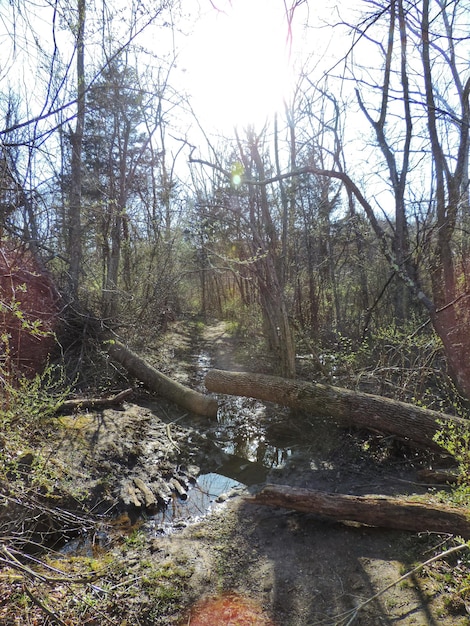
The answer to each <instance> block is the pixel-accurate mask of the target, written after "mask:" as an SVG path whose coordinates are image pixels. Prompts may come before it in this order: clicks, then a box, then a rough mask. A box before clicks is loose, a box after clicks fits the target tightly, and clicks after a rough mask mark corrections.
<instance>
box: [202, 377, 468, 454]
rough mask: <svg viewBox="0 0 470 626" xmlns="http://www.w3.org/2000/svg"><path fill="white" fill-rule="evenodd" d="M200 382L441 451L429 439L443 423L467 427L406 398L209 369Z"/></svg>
mask: <svg viewBox="0 0 470 626" xmlns="http://www.w3.org/2000/svg"><path fill="white" fill-rule="evenodd" d="M205 385H206V387H207V389H208V390H209V391H212V392H216V393H225V394H231V395H236V396H246V397H249V398H257V399H258V400H265V401H268V402H275V403H277V404H282V405H284V406H288V407H292V408H295V409H303V410H306V411H309V412H310V413H313V414H314V415H318V416H322V417H331V418H333V419H334V420H336V421H337V422H339V423H340V424H341V425H345V426H355V427H356V428H366V429H368V430H372V431H374V432H377V431H378V432H382V433H387V434H392V435H395V436H397V437H399V438H400V439H405V440H410V441H412V442H414V443H416V444H420V445H424V446H426V447H427V448H433V449H436V450H441V451H442V449H441V448H440V447H439V446H438V444H437V443H436V442H435V441H434V440H433V438H434V435H435V434H436V432H437V431H438V430H440V429H441V428H443V424H447V423H448V424H452V425H454V426H457V427H461V428H465V427H468V422H467V421H466V420H464V419H461V418H458V417H454V416H452V415H447V414H444V413H439V412H437V411H431V410H429V409H425V408H423V407H418V406H414V405H412V404H408V403H406V402H399V401H398V400H392V399H391V398H384V397H382V396H375V395H372V394H368V393H363V392H361V391H351V390H349V389H344V388H342V387H333V386H331V385H323V384H320V383H310V382H306V381H299V380H291V379H285V378H280V377H277V376H267V375H264V374H253V373H251V372H227V371H222V370H209V371H208V373H207V375H206V378H205Z"/></svg>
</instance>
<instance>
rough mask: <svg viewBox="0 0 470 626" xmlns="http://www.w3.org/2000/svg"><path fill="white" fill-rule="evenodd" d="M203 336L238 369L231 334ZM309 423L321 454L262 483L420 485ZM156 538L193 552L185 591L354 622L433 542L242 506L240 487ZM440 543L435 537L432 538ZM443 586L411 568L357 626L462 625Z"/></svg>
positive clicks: (366, 487) (349, 487) (300, 623)
mask: <svg viewBox="0 0 470 626" xmlns="http://www.w3.org/2000/svg"><path fill="white" fill-rule="evenodd" d="M204 339H205V342H206V345H207V349H208V350H209V351H210V352H211V354H212V360H213V364H214V366H216V367H220V368H223V367H226V368H234V369H236V368H238V364H237V363H234V357H233V352H232V349H233V340H232V339H231V338H230V337H229V336H228V335H227V334H226V333H225V332H224V327H223V326H222V325H217V326H212V327H210V328H209V329H208V330H206V332H205V336H204ZM312 430H313V432H311V433H310V435H312V434H313V433H315V435H316V437H317V438H318V437H321V438H324V440H326V441H327V442H328V445H327V446H326V448H325V447H323V448H322V446H321V445H320V446H319V445H318V441H315V435H314V436H313V438H312V442H311V450H312V453H315V454H318V450H319V449H320V451H321V452H322V453H323V458H321V457H320V458H318V456H317V458H316V459H315V458H313V457H310V458H309V457H308V456H305V455H303V454H302V455H299V456H297V457H295V456H294V457H293V458H291V459H290V461H289V462H288V463H287V464H286V465H285V466H284V467H282V468H280V469H274V470H272V471H271V473H270V474H269V476H268V479H269V481H271V482H278V483H284V484H289V485H297V486H302V487H307V488H308V487H315V488H318V487H320V488H325V489H329V490H332V491H338V492H345V493H348V492H349V493H351V492H355V493H368V492H369V493H370V492H377V493H396V494H400V493H413V492H419V491H422V490H423V489H422V488H420V487H419V486H418V485H417V484H413V480H412V479H413V476H414V469H413V467H412V466H411V467H410V466H409V465H407V464H401V463H400V462H397V461H393V462H390V463H388V465H387V463H381V462H378V463H376V464H375V463H373V462H372V461H370V460H368V459H366V457H365V456H364V457H362V458H361V456H360V455H358V454H357V449H354V445H353V444H354V440H353V438H352V437H351V436H350V435H349V434H348V433H339V432H338V431H337V430H336V427H334V426H332V425H331V424H328V423H325V422H324V421H322V420H319V421H318V423H317V425H315V426H314V428H313V429H312ZM328 430H330V431H333V434H332V433H331V432H330V433H327V431H328ZM332 439H333V442H332ZM332 443H333V445H332ZM348 445H350V446H351V447H352V448H353V449H352V450H348ZM160 541H161V546H162V549H164V550H165V551H166V552H168V553H169V554H172V555H178V554H179V555H181V554H183V553H186V554H190V555H191V557H190V558H191V560H192V562H193V564H194V573H193V575H192V577H191V580H190V586H191V589H192V593H191V595H192V596H198V597H203V596H205V595H211V594H216V593H219V592H220V591H221V590H223V591H228V592H236V593H238V594H240V595H242V596H247V597H250V598H253V599H255V600H256V601H257V602H258V603H259V604H260V605H261V606H262V607H263V608H264V609H265V610H266V611H267V612H268V614H269V615H270V616H271V617H272V618H273V619H274V620H275V621H276V623H277V624H279V626H313V625H314V624H323V625H327V624H328V625H332V626H333V625H336V624H346V623H353V620H352V618H353V613H352V612H351V611H354V609H355V608H356V607H357V606H358V605H360V604H361V602H364V601H365V600H366V599H367V598H369V597H371V596H372V595H373V594H374V593H376V592H377V591H378V590H380V589H382V588H384V587H385V586H387V585H388V584H389V583H391V582H393V581H394V580H396V579H398V578H399V577H400V576H401V575H402V574H403V573H404V571H406V570H409V569H411V567H412V563H413V562H414V561H415V559H416V560H417V561H419V560H421V556H422V555H421V554H420V552H421V550H423V549H425V548H429V545H430V542H429V537H417V536H413V535H411V534H409V533H400V532H394V531H387V530H382V529H374V528H365V527H360V526H354V525H349V526H347V525H344V524H336V523H332V522H328V521H325V520H320V519H318V518H316V517H315V516H312V515H305V514H297V513H294V512H289V511H284V510H271V509H266V508H264V507H259V506H255V505H253V504H248V503H246V502H245V501H244V499H243V494H237V495H235V496H234V497H231V498H228V499H227V500H226V501H225V503H224V504H223V505H220V506H219V507H218V508H216V509H215V510H214V512H213V513H212V515H210V516H209V517H207V518H206V519H204V520H203V521H202V522H201V523H199V524H196V525H191V526H190V527H188V528H187V529H185V530H184V531H183V532H181V533H178V534H177V535H174V536H172V537H171V538H167V539H162V540H160ZM439 542H440V538H438V537H436V538H435V544H436V545H437V544H439ZM431 543H432V542H431ZM428 556H429V555H428ZM428 556H423V557H422V560H426V558H428ZM441 590H442V589H439V585H438V583H437V582H436V580H435V579H432V578H427V577H420V576H418V575H416V576H414V577H412V578H411V579H410V580H409V581H407V582H406V583H404V584H401V585H397V586H394V587H392V588H391V589H390V590H389V591H387V592H386V593H385V594H384V595H383V596H381V597H380V598H378V599H377V600H376V601H375V602H372V603H371V604H369V605H368V606H367V608H366V609H364V610H363V611H360V612H359V613H358V615H357V618H356V619H355V620H354V623H355V624H361V625H362V626H369V625H370V626H377V625H378V624H400V625H403V626H405V625H406V626H408V625H412V624H413V625H423V626H424V625H434V624H442V625H444V626H450V625H451V624H452V625H453V626H456V625H457V624H461V625H463V624H468V623H469V621H468V617H467V616H466V615H462V616H458V615H449V614H448V613H447V611H446V610H444V608H443V596H441V595H440V591H441Z"/></svg>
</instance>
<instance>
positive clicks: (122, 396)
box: [57, 389, 134, 412]
mask: <svg viewBox="0 0 470 626" xmlns="http://www.w3.org/2000/svg"><path fill="white" fill-rule="evenodd" d="M133 393H134V390H133V389H124V390H123V391H120V392H119V393H116V394H115V395H114V396H108V397H106V398H72V399H70V400H64V401H63V402H61V403H60V404H59V406H58V407H57V412H64V411H75V410H80V411H82V410H85V409H98V408H106V407H110V406H117V405H119V404H122V403H123V402H124V400H126V399H127V398H129V397H130V396H131V395H132V394H133Z"/></svg>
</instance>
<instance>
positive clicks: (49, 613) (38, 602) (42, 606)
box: [23, 585, 67, 626]
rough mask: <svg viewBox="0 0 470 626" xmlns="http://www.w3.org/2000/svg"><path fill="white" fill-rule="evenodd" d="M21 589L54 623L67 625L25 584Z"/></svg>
mask: <svg viewBox="0 0 470 626" xmlns="http://www.w3.org/2000/svg"><path fill="white" fill-rule="evenodd" d="M23 589H24V592H25V593H26V595H27V596H28V598H29V599H30V600H31V601H32V602H34V604H35V605H36V606H38V607H39V608H40V609H41V611H44V613H46V615H47V616H48V617H50V619H51V620H52V621H53V622H55V623H56V624H59V626H67V624H66V623H65V622H64V621H62V620H61V619H60V617H58V616H57V615H56V614H55V613H53V612H52V611H51V610H50V609H48V608H47V606H45V604H44V603H43V602H41V600H40V599H39V598H37V597H36V596H35V595H34V594H33V593H32V592H31V591H30V590H29V589H28V587H27V586H26V585H23Z"/></svg>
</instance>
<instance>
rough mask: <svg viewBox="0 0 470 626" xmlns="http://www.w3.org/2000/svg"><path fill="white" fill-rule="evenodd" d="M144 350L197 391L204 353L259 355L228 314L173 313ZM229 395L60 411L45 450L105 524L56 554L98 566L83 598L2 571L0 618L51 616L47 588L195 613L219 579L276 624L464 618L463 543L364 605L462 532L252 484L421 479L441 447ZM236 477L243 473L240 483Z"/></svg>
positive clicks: (230, 360) (223, 357)
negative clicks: (28, 596) (278, 502)
mask: <svg viewBox="0 0 470 626" xmlns="http://www.w3.org/2000/svg"><path fill="white" fill-rule="evenodd" d="M143 352H144V354H143V356H144V357H145V358H147V359H148V360H150V361H153V363H154V364H155V365H156V366H157V367H160V368H161V369H162V370H163V371H166V373H168V374H169V375H171V376H172V377H174V378H175V379H178V380H180V381H181V382H183V383H185V384H189V385H190V386H192V387H196V388H199V389H201V390H202V389H203V377H204V372H205V371H206V370H207V368H209V367H217V368H221V369H245V370H249V369H250V368H251V369H252V370H253V371H260V370H263V365H262V362H261V361H260V360H259V358H255V357H254V355H253V354H250V350H249V346H248V349H247V346H246V345H245V346H241V347H240V344H238V343H237V341H236V340H235V339H234V337H233V336H231V335H230V334H229V332H228V330H227V327H226V326H225V325H224V324H220V323H214V324H211V325H207V326H205V327H204V328H202V327H201V326H200V325H199V326H197V325H193V326H192V327H191V328H189V330H188V327H183V326H178V325H176V326H175V328H174V330H173V331H172V332H171V333H169V334H168V335H167V337H166V338H165V341H164V342H158V343H155V345H152V346H146V347H145V349H143ZM220 402H221V407H222V408H221V411H220V417H219V421H217V422H210V421H209V420H207V419H206V418H203V417H195V416H191V415H188V414H186V413H185V412H183V411H181V410H179V409H178V408H176V407H174V406H170V405H169V404H167V403H165V402H164V401H162V400H160V399H158V398H154V397H150V396H149V395H148V394H146V392H145V390H143V389H139V388H138V386H137V387H136V393H135V395H134V397H133V398H132V399H131V400H130V401H126V402H125V404H124V405H123V406H122V408H109V409H105V410H103V411H99V412H83V413H80V412H78V413H75V414H73V415H66V416H61V417H60V418H58V421H59V423H60V427H59V428H58V429H56V432H55V434H54V436H53V443H49V450H50V451H51V453H52V452H53V460H52V461H50V462H53V463H54V466H55V468H56V471H57V472H58V473H60V472H62V473H63V480H68V481H69V483H71V484H72V485H73V492H74V493H75V497H76V498H77V501H79V500H80V499H81V500H83V501H87V499H90V497H91V495H92V499H93V512H94V514H98V515H99V516H100V519H101V520H102V523H101V525H100V527H99V530H97V527H96V526H95V527H94V528H93V530H90V531H88V532H86V533H82V534H81V535H80V536H79V537H78V538H75V539H73V540H70V541H69V542H68V543H67V544H66V546H65V547H61V548H60V550H59V548H57V550H56V552H54V553H53V556H52V557H49V564H50V566H51V567H55V568H57V569H59V570H60V571H66V572H69V573H70V572H72V573H73V572H75V571H76V568H78V567H79V564H80V566H83V562H80V559H82V561H83V560H86V559H87V564H88V568H89V569H92V570H94V571H95V572H96V573H97V581H96V583H94V586H93V585H92V586H91V587H90V585H88V586H87V585H84V586H83V588H82V590H79V588H78V586H76V585H75V586H73V594H72V595H74V597H75V600H74V601H72V600H71V599H70V592H71V589H72V586H71V585H67V584H65V585H64V584H62V587H63V589H62V591H61V590H60V589H59V590H58V589H57V585H55V587H54V586H53V589H52V590H51V589H50V587H51V585H49V592H48V594H49V595H47V593H46V592H45V591H44V589H43V587H41V584H42V583H41V581H37V580H36V581H33V582H32V583H31V585H32V587H31V589H32V590H33V596H37V598H42V600H41V601H40V602H39V604H38V603H37V602H36V603H35V602H33V601H31V600H30V601H29V602H26V601H24V606H23V607H22V608H21V603H20V601H19V600H18V598H19V597H20V591H21V588H20V586H21V584H22V583H21V581H15V580H12V579H9V581H8V589H9V590H10V593H9V592H8V591H7V590H6V589H5V586H4V585H0V623H1V624H48V623H51V624H52V623H54V621H48V620H52V618H51V617H50V615H48V614H47V612H46V613H45V612H44V610H43V609H44V606H43V607H42V608H41V606H40V604H41V603H42V604H43V605H46V606H48V607H50V608H51V607H53V611H52V613H54V612H55V614H56V617H58V618H59V619H61V620H62V623H63V624H74V623H77V624H79V623H80V624H81V623H83V624H121V625H124V624H130V623H132V624H137V625H139V624H142V625H144V624H145V625H150V624H152V625H155V626H166V625H177V626H183V625H184V626H187V625H190V624H191V620H192V615H193V613H191V607H192V606H193V605H194V603H195V602H197V601H198V600H200V599H202V598H205V597H209V596H216V595H217V594H221V593H224V592H225V593H236V594H239V595H240V596H242V597H246V598H250V599H251V600H254V601H255V602H256V603H257V604H258V606H259V607H260V608H261V609H262V610H263V611H264V612H265V614H266V615H267V616H269V617H270V618H271V619H272V620H273V621H274V623H275V624H277V626H314V625H320V624H321V625H323V626H327V625H329V626H333V625H340V624H352V623H354V624H360V625H362V626H377V625H382V624H383V625H392V624H394V625H395V624H399V625H402V626H408V625H412V624H413V625H417V626H418V625H419V626H424V625H429V626H432V625H434V624H442V625H443V626H451V625H452V626H456V625H458V626H463V625H464V624H470V619H469V615H468V612H467V606H468V605H467V604H466V599H465V597H466V596H465V592H462V587H463V586H465V584H467V566H466V563H465V557H463V556H462V554H461V553H460V556H455V557H454V559H453V560H447V561H443V562H438V563H437V564H435V565H433V566H430V567H425V568H424V570H421V571H419V572H418V573H416V574H415V575H413V576H411V577H410V578H407V579H406V580H405V581H403V582H401V583H399V584H397V585H394V586H391V587H390V589H389V590H388V591H386V592H385V593H384V594H382V595H380V596H379V597H377V599H375V600H372V601H370V602H368V603H367V604H365V605H364V606H363V607H362V608H360V609H359V610H358V607H361V605H362V604H363V603H365V602H366V601H367V600H368V599H370V598H372V596H374V594H376V593H377V592H378V591H380V590H381V589H384V588H385V587H387V586H388V585H389V584H390V583H392V582H393V581H395V580H397V579H398V578H399V577H400V576H402V575H403V574H404V573H405V572H407V571H409V570H410V569H412V568H413V567H414V566H415V565H416V564H417V563H419V562H423V561H425V560H427V559H429V558H430V557H432V556H434V555H435V554H436V553H438V552H439V551H442V550H444V549H445V548H448V547H451V546H452V545H454V544H455V540H454V539H453V538H452V537H444V536H439V535H430V534H422V535H415V534H412V533H404V532H398V531H390V530H384V529H377V528H369V527H364V526H360V525H352V524H349V525H346V524H341V523H334V522H331V521H328V520H324V519H319V518H318V517H316V516H314V515H309V514H303V513H296V512H292V511H287V510H281V509H276V508H269V507H263V506H258V505H254V504H252V503H250V502H249V500H248V499H247V498H246V496H247V495H250V493H253V492H255V491H256V490H257V489H259V488H260V486H262V484H263V483H265V482H271V483H279V484H286V485H291V486H299V487H306V488H316V489H324V490H327V491H332V492H338V493H354V494H366V493H376V494H388V495H404V494H423V493H427V492H429V491H430V489H431V490H432V488H430V487H429V486H427V485H422V484H420V483H419V481H418V480H417V478H416V473H417V470H418V469H420V468H422V467H423V466H428V465H429V463H430V462H432V461H433V459H430V457H428V456H426V455H425V453H423V452H419V451H414V450H410V449H407V448H406V447H405V446H403V445H401V444H399V443H397V442H395V441H393V440H390V439H386V438H382V437H380V436H371V435H370V434H365V433H356V432H349V431H345V430H343V429H340V428H339V427H337V426H335V425H334V424H332V423H331V422H329V421H328V420H325V419H322V418H318V417H316V416H311V415H303V414H300V413H297V414H293V413H291V412H289V411H287V410H285V409H281V408H279V407H276V406H267V407H266V406H265V405H260V404H259V403H257V402H255V401H251V400H243V401H240V400H239V399H226V398H220ZM58 433H60V437H59V435H58ZM224 476H225V477H227V482H226V485H227V489H226V492H225V493H224V483H223V477H224ZM203 477H206V479H207V480H209V483H204V482H203V480H202V478H203ZM229 479H231V480H229ZM210 480H213V481H214V483H213V485H214V487H213V488H212V487H211V483H210ZM234 480H236V481H238V483H241V484H237V485H236V486H235V487H233V486H234V484H235V483H234V482H233V481H234ZM174 481H176V482H178V484H179V485H180V486H181V487H182V490H181V493H180V494H178V493H177V491H175V487H174V485H175V482H174ZM171 489H173V491H171ZM184 490H186V494H185V492H184ZM152 494H153V496H154V500H155V502H154V503H152V497H151V496H152ZM165 497H166V498H167V502H168V508H167V509H166V512H165V513H162V512H161V511H159V509H160V508H161V501H160V500H163V499H165ZM146 498H147V500H146ZM159 498H160V500H159ZM147 505H148V506H147ZM51 559H52V560H51ZM51 563H52V565H51ZM74 568H75V569H74ZM77 571H78V570H77ZM3 580H5V576H4V578H3ZM456 581H457V582H458V581H460V588H458V584H457V582H456ZM15 585H16V587H15ZM83 589H84V590H85V591H83ZM97 589H98V591H97ZM457 592H459V593H457ZM15 594H16V595H15ZM45 594H46V595H45ZM51 597H52V598H53V601H52V603H51ZM77 607H79V608H77ZM469 610H470V607H469ZM80 611H81V612H80ZM78 616H80V617H78ZM78 619H80V621H77V620H78ZM2 620H3V621H2ZM21 620H23V621H21ZM28 620H29V621H28ZM34 620H36V621H34ZM56 623H57V622H56ZM58 623H61V622H58ZM260 623H261V622H260ZM214 626H215V625H214Z"/></svg>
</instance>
